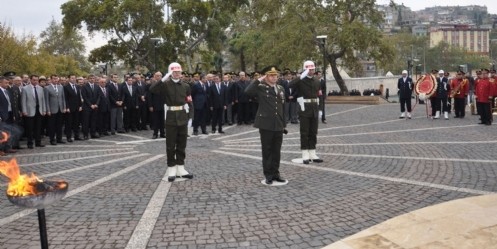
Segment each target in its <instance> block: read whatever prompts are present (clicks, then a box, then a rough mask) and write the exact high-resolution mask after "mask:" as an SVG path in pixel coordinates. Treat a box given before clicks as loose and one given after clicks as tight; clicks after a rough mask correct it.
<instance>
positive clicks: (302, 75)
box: [300, 69, 309, 79]
mask: <svg viewBox="0 0 497 249" xmlns="http://www.w3.org/2000/svg"><path fill="white" fill-rule="evenodd" d="M308 74H309V69H306V70H305V71H304V72H302V74H301V75H300V79H304V78H305V77H307V75H308Z"/></svg>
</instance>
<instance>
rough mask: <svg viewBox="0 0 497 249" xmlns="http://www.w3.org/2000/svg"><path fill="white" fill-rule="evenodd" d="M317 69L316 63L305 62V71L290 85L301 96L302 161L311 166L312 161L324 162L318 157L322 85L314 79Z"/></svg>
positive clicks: (298, 101)
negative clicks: (320, 90)
mask: <svg viewBox="0 0 497 249" xmlns="http://www.w3.org/2000/svg"><path fill="white" fill-rule="evenodd" d="M315 68H316V67H315V65H314V62H312V61H305V62H304V70H305V71H304V72H303V73H302V74H301V75H300V77H297V78H295V79H294V80H292V81H291V82H290V84H289V87H290V88H291V89H295V90H296V91H297V92H298V94H299V98H298V99H297V103H299V105H300V111H299V119H300V148H301V150H302V160H303V163H304V164H309V162H310V161H312V162H316V163H321V162H323V160H322V159H320V158H319V157H318V156H317V155H316V144H317V134H318V123H319V122H318V119H319V110H320V107H319V104H320V103H319V89H320V84H319V81H318V80H316V79H315V78H314V77H313V76H314V70H315ZM299 99H300V100H299ZM321 104H323V103H321Z"/></svg>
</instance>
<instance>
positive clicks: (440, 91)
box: [432, 70, 450, 119]
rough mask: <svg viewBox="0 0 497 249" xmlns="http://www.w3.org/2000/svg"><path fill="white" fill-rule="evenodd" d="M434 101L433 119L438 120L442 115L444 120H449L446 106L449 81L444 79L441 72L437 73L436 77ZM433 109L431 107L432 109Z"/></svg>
mask: <svg viewBox="0 0 497 249" xmlns="http://www.w3.org/2000/svg"><path fill="white" fill-rule="evenodd" d="M436 93H437V94H436V99H435V110H436V112H435V117H434V118H435V119H438V118H439V117H440V115H441V114H442V112H443V114H444V118H445V119H449V107H448V106H447V98H448V97H449V94H450V84H449V79H448V78H447V77H445V73H444V71H443V70H440V71H438V77H437V92H436ZM432 108H433V107H432Z"/></svg>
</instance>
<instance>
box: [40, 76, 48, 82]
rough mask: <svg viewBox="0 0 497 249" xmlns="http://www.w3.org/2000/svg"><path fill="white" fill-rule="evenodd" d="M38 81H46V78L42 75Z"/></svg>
mask: <svg viewBox="0 0 497 249" xmlns="http://www.w3.org/2000/svg"><path fill="white" fill-rule="evenodd" d="M38 79H39V80H40V81H42V80H47V77H45V76H43V75H42V76H40V77H39V78H38Z"/></svg>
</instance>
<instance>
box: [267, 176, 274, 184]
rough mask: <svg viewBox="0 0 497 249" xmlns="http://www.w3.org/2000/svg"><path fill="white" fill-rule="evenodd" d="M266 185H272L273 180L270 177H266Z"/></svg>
mask: <svg viewBox="0 0 497 249" xmlns="http://www.w3.org/2000/svg"><path fill="white" fill-rule="evenodd" d="M266 184H267V185H271V184H273V178H272V177H266Z"/></svg>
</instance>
